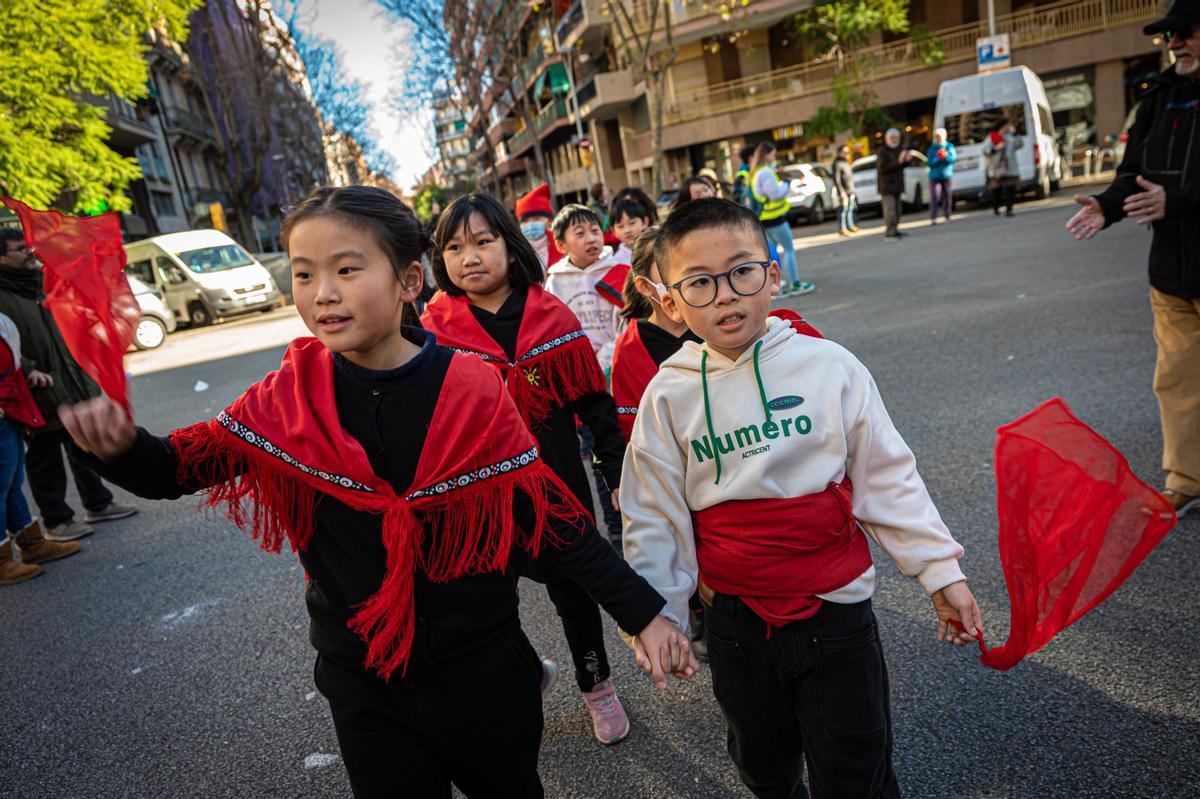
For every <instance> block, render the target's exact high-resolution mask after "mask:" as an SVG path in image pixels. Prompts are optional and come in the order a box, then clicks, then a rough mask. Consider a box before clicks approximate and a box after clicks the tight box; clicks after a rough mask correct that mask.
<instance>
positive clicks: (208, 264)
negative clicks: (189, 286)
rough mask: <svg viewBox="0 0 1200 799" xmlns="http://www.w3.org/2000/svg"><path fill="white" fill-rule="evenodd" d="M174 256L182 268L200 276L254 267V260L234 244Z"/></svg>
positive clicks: (189, 251)
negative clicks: (243, 267) (179, 261)
mask: <svg viewBox="0 0 1200 799" xmlns="http://www.w3.org/2000/svg"><path fill="white" fill-rule="evenodd" d="M175 256H176V257H177V258H179V260H181V261H183V265H184V266H186V267H187V268H188V269H190V270H192V271H193V272H195V273H196V274H200V275H202V274H205V273H207V272H223V271H225V270H226V269H237V268H238V267H239V266H253V265H254V259H253V258H251V257H250V256H249V255H247V254H246V251H245V250H243V249H242V248H241V247H239V246H237V245H236V244H221V245H218V246H216V247H203V248H201V249H199V250H187V251H185V252H177V253H175Z"/></svg>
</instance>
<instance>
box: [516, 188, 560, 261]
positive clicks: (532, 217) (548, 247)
mask: <svg viewBox="0 0 1200 799" xmlns="http://www.w3.org/2000/svg"><path fill="white" fill-rule="evenodd" d="M553 221H554V207H553V206H551V205H550V187H549V186H547V185H546V184H545V183H543V184H542V185H540V186H538V187H537V188H536V189H534V190H533V191H531V192H529V193H528V194H526V195H523V196H521V197H519V198H518V199H517V223H518V224H520V226H521V235H522V236H524V237H525V240H526V241H528V242H529V246H530V247H533V251H534V252H535V253H536V254H537V257H538V260H539V261H541V263H542V271H543V272H545V270H547V269H549V268H550V266H551V265H552V264H555V263H558V262H559V261H560V260H562V257H563V256H562V253H561V252H560V251H559V249H558V245H557V244H556V243H555V241H554V235H553V234H552V233H551V231H550V223H551V222H553Z"/></svg>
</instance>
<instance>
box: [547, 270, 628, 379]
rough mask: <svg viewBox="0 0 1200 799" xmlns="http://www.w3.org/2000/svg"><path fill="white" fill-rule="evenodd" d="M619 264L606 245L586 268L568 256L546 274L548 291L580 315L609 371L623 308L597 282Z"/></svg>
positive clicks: (596, 350) (604, 367) (584, 329)
mask: <svg viewBox="0 0 1200 799" xmlns="http://www.w3.org/2000/svg"><path fill="white" fill-rule="evenodd" d="M617 263H618V262H617V259H616V257H615V256H614V255H613V251H612V247H605V248H604V249H603V250H602V251H601V252H600V257H599V258H598V259H597V260H596V263H594V264H592V265H591V266H589V267H588V268H587V269H580V268H578V267H576V266H575V265H573V264H572V263H571V259H570V258H569V257H568V258H563V259H562V260H561V261H559V262H558V263H556V264H554V265H553V266H551V267H550V270H549V272H548V273H547V277H546V291H548V292H550V293H551V294H553V295H554V296H555V297H558V298H559V299H560V300H562V301H563V302H564V303H566V305H567V307H568V308H570V309H571V310H572V311H574V313H575V315H576V316H577V317H579V324H580V325H582V326H583V332H585V333H587V337H588V340H590V341H591V342H592V349H593V350H594V351H595V352H596V358H597V359H598V360H599V361H600V368H601V369H603V370H604V371H605V373H606V374H607V373H608V372H609V371H611V370H612V356H613V347H614V346H615V345H616V342H617V336H618V335H619V334H620V332H621V328H622V324H621V322H622V320H621V309H620V308H619V307H617V306H616V305H613V304H612V303H611V302H609V301H608V300H606V299H604V298H603V297H602V296H600V292H598V291H596V284H597V283H599V282H600V281H601V280H603V279H604V276H605V275H607V274H608V270H610V269H612V268H613V267H614V266H616V265H617Z"/></svg>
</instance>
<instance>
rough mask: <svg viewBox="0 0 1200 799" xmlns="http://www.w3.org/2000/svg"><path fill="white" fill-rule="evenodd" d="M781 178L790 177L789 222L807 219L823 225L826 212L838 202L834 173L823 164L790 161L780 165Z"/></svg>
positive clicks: (788, 179) (786, 178) (787, 178)
mask: <svg viewBox="0 0 1200 799" xmlns="http://www.w3.org/2000/svg"><path fill="white" fill-rule="evenodd" d="M778 174H779V178H780V180H786V181H788V202H789V203H790V204H791V206H792V207H791V209H790V210H789V211H788V222H791V223H793V224H795V223H796V221H798V220H800V219H806V220H807V221H809V222H810V223H812V224H817V225H819V224H820V223H822V222H824V221H825V214H826V213H827V212H829V211H831V210H832V209H833V208H834V207H836V206H837V201H836V200H835V199H834V196H833V175H831V174H829V170H828V169H826V168H825V167H823V166H821V165H820V164H788V165H786V166H781V167H779V169H778Z"/></svg>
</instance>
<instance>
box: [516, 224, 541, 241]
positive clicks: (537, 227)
mask: <svg viewBox="0 0 1200 799" xmlns="http://www.w3.org/2000/svg"><path fill="white" fill-rule="evenodd" d="M521 235H522V236H524V237H525V238H526V239H528V240H529V242H530V243H531V244H532V243H535V242H538V241H544V240H545V238H546V223H545V222H525V223H523V224H522V225H521Z"/></svg>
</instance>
